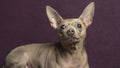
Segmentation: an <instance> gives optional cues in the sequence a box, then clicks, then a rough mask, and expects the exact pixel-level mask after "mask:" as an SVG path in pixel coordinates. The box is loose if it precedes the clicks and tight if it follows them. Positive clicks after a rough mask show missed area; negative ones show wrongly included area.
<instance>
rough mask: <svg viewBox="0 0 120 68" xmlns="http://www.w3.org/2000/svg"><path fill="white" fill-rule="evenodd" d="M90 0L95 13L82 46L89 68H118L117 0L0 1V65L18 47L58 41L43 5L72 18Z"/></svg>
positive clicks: (119, 0)
mask: <svg viewBox="0 0 120 68" xmlns="http://www.w3.org/2000/svg"><path fill="white" fill-rule="evenodd" d="M91 1H94V2H95V4H96V10H95V17H94V21H93V24H92V26H90V28H89V29H88V31H87V38H86V45H85V46H86V48H87V52H88V57H89V64H90V68H120V0H0V64H2V63H3V62H4V59H5V57H6V55H7V54H8V53H9V52H10V51H11V50H12V49H13V48H15V47H17V46H19V45H23V44H29V43H40V42H42V43H44V42H56V41H57V40H58V39H57V33H56V31H55V30H54V29H53V28H51V27H50V24H49V20H48V18H47V16H46V11H45V6H46V5H50V6H52V7H53V8H55V9H56V10H57V11H58V12H59V14H60V15H61V16H62V17H63V18H72V17H79V15H80V14H81V12H82V11H83V9H84V8H85V7H86V5H88V3H90V2H91Z"/></svg>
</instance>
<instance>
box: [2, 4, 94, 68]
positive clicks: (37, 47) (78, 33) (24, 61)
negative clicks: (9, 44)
mask: <svg viewBox="0 0 120 68" xmlns="http://www.w3.org/2000/svg"><path fill="white" fill-rule="evenodd" d="M94 10H95V4H94V2H91V3H90V4H89V5H88V6H87V7H86V8H85V9H84V10H83V12H82V14H81V15H80V17H79V18H70V19H63V18H62V17H61V16H60V15H59V14H58V13H57V11H56V10H55V9H53V8H52V7H50V6H46V13H47V16H48V19H49V20H50V25H51V26H52V27H53V28H54V29H56V30H57V32H58V36H59V42H57V43H43V44H35V43H33V44H28V45H23V46H19V47H17V48H15V49H13V50H12V51H11V52H10V53H9V54H8V55H7V57H6V60H5V64H4V66H3V68H89V63H88V57H87V53H86V49H85V46H84V40H85V37H86V30H87V28H88V27H89V26H90V25H91V24H92V21H93V17H94Z"/></svg>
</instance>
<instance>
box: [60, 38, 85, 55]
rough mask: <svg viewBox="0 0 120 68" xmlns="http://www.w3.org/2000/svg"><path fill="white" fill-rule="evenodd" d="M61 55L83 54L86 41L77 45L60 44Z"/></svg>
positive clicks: (63, 42) (61, 42)
mask: <svg viewBox="0 0 120 68" xmlns="http://www.w3.org/2000/svg"><path fill="white" fill-rule="evenodd" d="M59 44H60V45H59V46H60V49H61V50H60V51H61V55H62V54H63V55H64V56H65V55H68V54H69V55H71V56H72V55H75V54H78V53H79V54H81V53H82V50H83V49H84V39H83V40H81V41H80V42H77V43H66V42H65V41H62V40H61V41H60V42H59Z"/></svg>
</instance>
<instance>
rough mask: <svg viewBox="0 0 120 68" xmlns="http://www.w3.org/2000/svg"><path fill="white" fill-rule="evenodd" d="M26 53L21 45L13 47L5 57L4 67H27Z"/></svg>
mask: <svg viewBox="0 0 120 68" xmlns="http://www.w3.org/2000/svg"><path fill="white" fill-rule="evenodd" d="M28 59H29V57H28V54H27V52H26V50H25V49H24V48H23V47H19V48H16V49H14V50H13V51H12V52H11V53H10V54H9V55H8V56H7V58H6V62H5V65H4V68H29V67H28V66H27V62H28Z"/></svg>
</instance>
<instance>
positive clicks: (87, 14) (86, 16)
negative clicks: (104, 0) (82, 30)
mask: <svg viewBox="0 0 120 68" xmlns="http://www.w3.org/2000/svg"><path fill="white" fill-rule="evenodd" d="M94 11H95V3H94V2H91V3H90V4H89V5H88V6H87V7H86V8H85V9H84V11H83V12H82V14H81V15H80V17H79V18H80V19H81V20H82V21H83V23H84V24H85V26H86V27H88V26H89V25H90V24H91V23H92V21H93V16H94Z"/></svg>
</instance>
